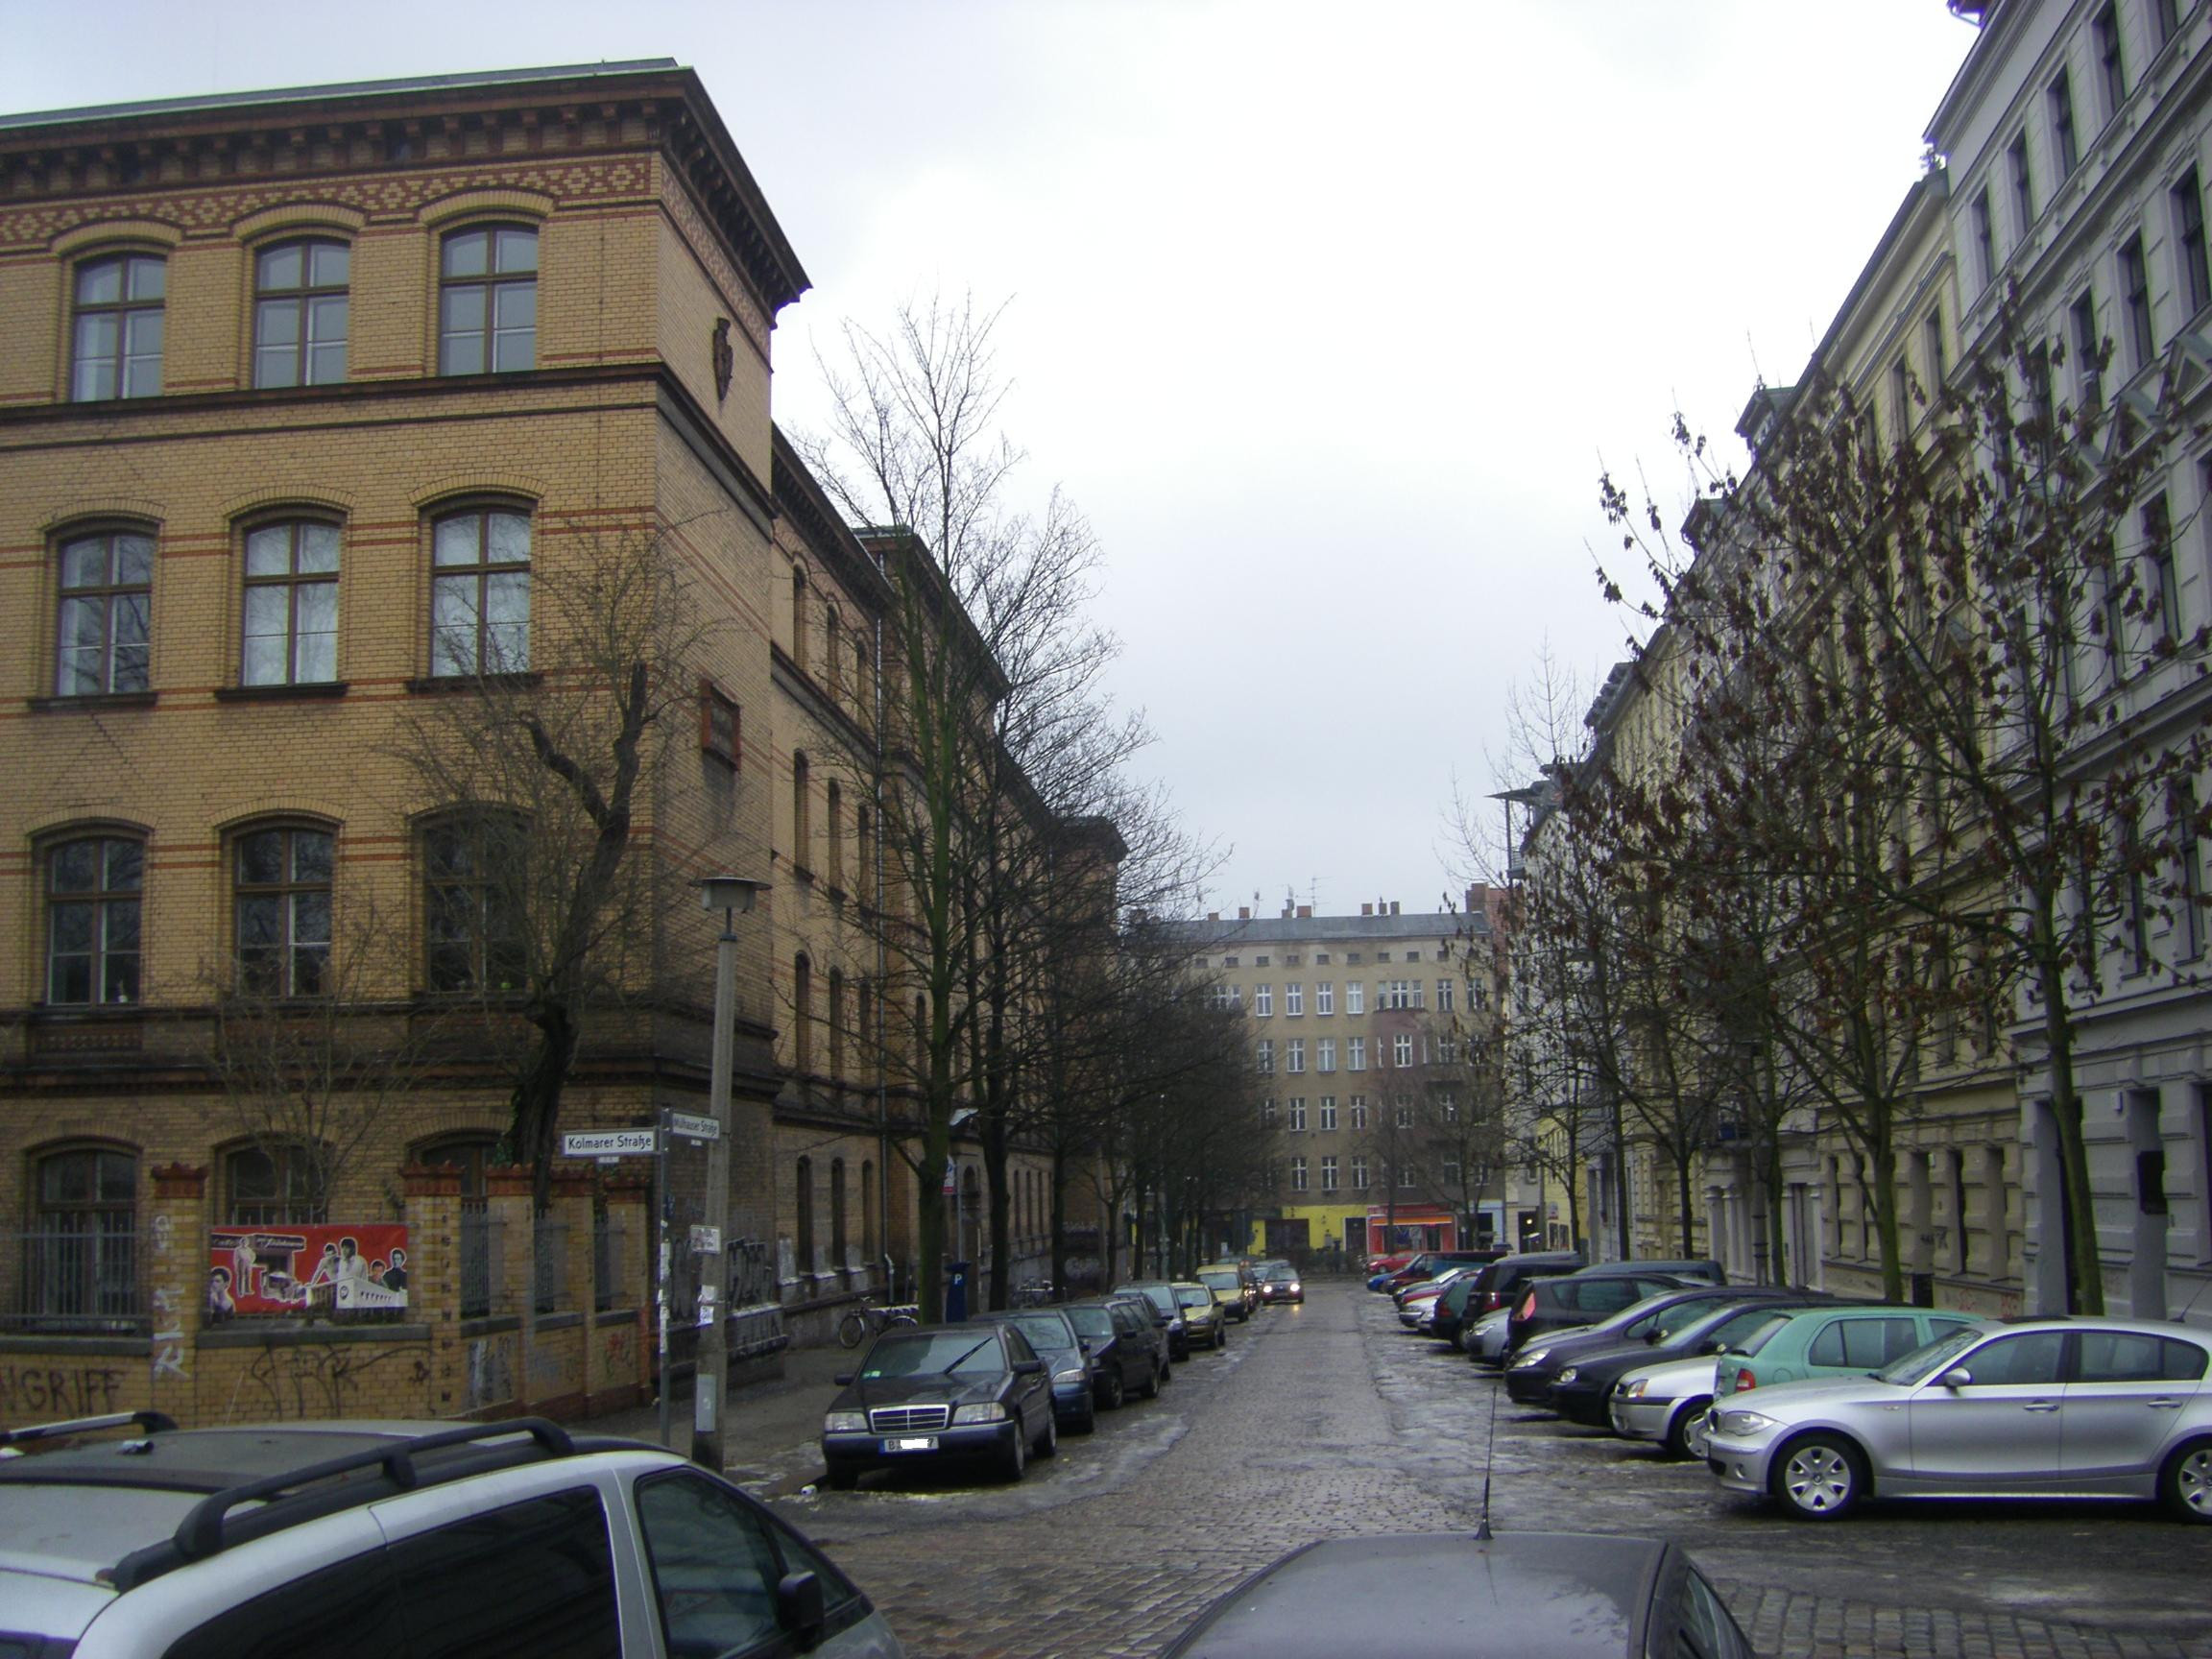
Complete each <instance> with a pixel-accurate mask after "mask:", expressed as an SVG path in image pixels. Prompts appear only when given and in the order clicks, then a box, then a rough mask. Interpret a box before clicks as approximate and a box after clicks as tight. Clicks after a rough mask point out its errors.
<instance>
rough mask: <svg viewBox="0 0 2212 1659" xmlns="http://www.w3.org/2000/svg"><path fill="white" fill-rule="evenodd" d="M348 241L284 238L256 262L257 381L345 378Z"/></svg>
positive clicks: (304, 382)
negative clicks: (308, 240)
mask: <svg viewBox="0 0 2212 1659" xmlns="http://www.w3.org/2000/svg"><path fill="white" fill-rule="evenodd" d="M351 258H352V251H351V250H350V249H349V248H348V247H347V246H346V244H345V243H343V242H326V241H311V242H285V243H280V244H279V245H278V246H276V247H275V248H270V249H267V250H265V251H264V252H262V253H261V254H260V255H259V256H258V257H257V258H255V260H254V261H253V384H254V385H256V386H334V385H336V384H337V383H338V382H339V381H341V380H343V379H345V378H346V311H347V300H346V280H347V267H348V265H349V263H350V262H351Z"/></svg>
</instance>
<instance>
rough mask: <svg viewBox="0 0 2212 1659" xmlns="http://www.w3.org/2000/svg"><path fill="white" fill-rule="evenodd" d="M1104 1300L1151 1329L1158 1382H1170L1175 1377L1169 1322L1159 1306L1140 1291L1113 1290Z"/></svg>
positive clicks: (1178, 1318)
mask: <svg viewBox="0 0 2212 1659" xmlns="http://www.w3.org/2000/svg"><path fill="white" fill-rule="evenodd" d="M1106 1299H1107V1300H1109V1301H1116V1302H1120V1303H1123V1304H1124V1305H1126V1306H1127V1307H1129V1308H1130V1309H1132V1310H1134V1311H1135V1312H1136V1314H1137V1316H1138V1317H1139V1318H1140V1319H1142V1320H1144V1321H1145V1322H1146V1323H1147V1324H1149V1325H1150V1326H1151V1327H1152V1338H1153V1340H1154V1341H1155V1342H1156V1343H1157V1344H1158V1345H1159V1349H1160V1381H1161V1382H1162V1383H1168V1382H1171V1381H1172V1380H1173V1379H1174V1376H1175V1365H1174V1360H1175V1350H1174V1348H1173V1346H1172V1345H1171V1344H1170V1343H1169V1341H1168V1329H1167V1328H1168V1325H1169V1323H1170V1321H1169V1318H1168V1315H1167V1314H1166V1312H1165V1311H1163V1310H1162V1309H1161V1307H1160V1304H1159V1303H1157V1302H1155V1301H1153V1300H1152V1298H1151V1297H1149V1296H1147V1295H1145V1294H1144V1292H1143V1291H1142V1290H1114V1291H1110V1292H1108V1294H1107V1298H1106ZM1175 1318H1176V1319H1177V1320H1180V1319H1181V1318H1182V1314H1181V1313H1180V1312H1178V1313H1177V1314H1176V1315H1175Z"/></svg>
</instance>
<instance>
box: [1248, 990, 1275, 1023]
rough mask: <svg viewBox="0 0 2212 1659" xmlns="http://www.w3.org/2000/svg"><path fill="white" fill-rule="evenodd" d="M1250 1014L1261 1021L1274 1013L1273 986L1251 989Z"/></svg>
mask: <svg viewBox="0 0 2212 1659" xmlns="http://www.w3.org/2000/svg"><path fill="white" fill-rule="evenodd" d="M1252 1012H1253V1014H1254V1015H1255V1016H1256V1017H1257V1018H1259V1019H1262V1020H1264V1019H1266V1018H1267V1017H1268V1016H1269V1015H1271V1014H1273V1013H1274V1012H1275V987H1274V986H1272V985H1255V986H1253V987H1252Z"/></svg>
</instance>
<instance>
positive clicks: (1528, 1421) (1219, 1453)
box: [778, 1284, 2212, 1659]
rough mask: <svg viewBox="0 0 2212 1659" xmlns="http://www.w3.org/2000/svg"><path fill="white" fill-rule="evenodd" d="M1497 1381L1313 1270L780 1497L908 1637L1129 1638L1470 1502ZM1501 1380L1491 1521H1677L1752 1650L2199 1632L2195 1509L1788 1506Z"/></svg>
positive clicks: (2097, 1645) (1968, 1647)
mask: <svg viewBox="0 0 2212 1659" xmlns="http://www.w3.org/2000/svg"><path fill="white" fill-rule="evenodd" d="M1496 1391H1497V1389H1496V1384H1495V1383H1493V1382H1492V1381H1491V1379H1490V1375H1489V1373H1487V1372H1485V1371H1482V1370H1480V1369H1479V1368H1478V1367H1475V1366H1472V1365H1470V1364H1469V1363H1468V1362H1467V1361H1466V1360H1465V1359H1464V1358H1461V1357H1459V1356H1458V1355H1456V1354H1454V1353H1450V1352H1448V1351H1446V1350H1443V1349H1441V1348H1439V1347H1437V1346H1436V1345H1435V1344H1432V1343H1429V1342H1425V1341H1417V1340H1414V1339H1412V1338H1409V1337H1407V1336H1405V1335H1404V1334H1401V1333H1400V1332H1399V1331H1398V1330H1397V1328H1396V1324H1395V1320H1394V1317H1393V1314H1392V1310H1391V1308H1390V1305H1389V1303H1388V1302H1387V1301H1385V1300H1384V1299H1383V1298H1382V1297H1380V1296H1374V1295H1370V1294H1369V1293H1367V1292H1366V1291H1365V1290H1364V1289H1362V1288H1359V1287H1358V1286H1352V1285H1345V1284H1334V1285H1317V1286H1313V1288H1312V1299H1311V1300H1310V1301H1309V1302H1308V1303H1307V1304H1306V1305H1305V1306H1304V1307H1302V1308H1285V1309H1278V1310H1262V1312H1261V1313H1260V1314H1259V1315H1258V1316H1257V1317H1255V1319H1254V1320H1253V1321H1252V1323H1251V1324H1250V1325H1247V1326H1238V1327H1235V1328H1234V1330H1233V1333H1232V1335H1231V1337H1230V1346H1229V1351H1228V1353H1227V1354H1226V1355H1219V1356H1215V1355H1205V1356H1201V1357H1199V1358H1195V1359H1193V1360H1192V1361H1190V1363H1188V1364H1185V1365H1181V1366H1178V1367H1177V1371H1176V1380H1175V1382H1174V1383H1172V1384H1171V1385H1170V1386H1169V1387H1168V1389H1167V1390H1166V1394H1165V1395H1164V1397H1163V1399H1162V1400H1161V1401H1160V1402H1158V1403H1144V1404H1140V1405H1134V1406H1132V1407H1128V1408H1126V1409H1124V1410H1122V1411H1120V1412H1118V1413H1114V1414H1110V1415H1108V1416H1106V1417H1103V1418H1102V1419H1101V1427H1100V1431H1099V1432H1098V1433H1096V1434H1095V1435H1093V1436H1090V1437H1088V1438H1084V1437H1080V1436H1069V1437H1067V1438H1065V1439H1064V1440H1063V1442H1062V1447H1061V1452H1060V1455H1059V1456H1058V1457H1057V1458H1056V1459H1054V1460H1052V1461H1051V1462H1049V1463H1045V1464H1037V1465H1032V1467H1031V1469H1030V1473H1029V1477H1028V1479H1027V1480H1025V1481H1024V1482H1023V1483H1022V1485H1020V1486H1019V1487H1004V1486H996V1485H988V1484H979V1485H968V1484H964V1483H959V1482H956V1481H953V1480H950V1479H942V1478H926V1477H921V1476H915V1477H907V1478H904V1479H896V1478H893V1477H877V1478H876V1479H874V1480H872V1481H871V1483H870V1485H869V1487H868V1488H867V1489H865V1490H863V1491H861V1492H858V1493H854V1494H829V1493H827V1492H821V1493H817V1492H811V1491H807V1492H800V1493H794V1494H792V1495H789V1496H786V1497H783V1498H781V1499H779V1501H778V1502H779V1505H780V1506H781V1507H782V1508H783V1509H784V1510H785V1511H786V1512H787V1513H789V1514H790V1515H791V1516H792V1518H793V1519H794V1520H796V1521H798V1522H799V1524H800V1525H802V1526H803V1527H805V1528H806V1529H807V1530H808V1531H809V1532H810V1533H812V1534H813V1535H814V1536H815V1537H816V1538H818V1539H819V1540H821V1541H822V1542H823V1543H824V1544H826V1545H827V1546H829V1549H830V1550H831V1551H832V1552H833V1553H834V1554H835V1556H836V1557H837V1559H838V1560H839V1562H840V1563H841V1564H842V1565H844V1566H845V1567H846V1568H847V1569H848V1570H849V1571H851V1572H852V1573H853V1574H854V1576H855V1577H857V1578H858V1579H859V1581H860V1582H861V1583H862V1584H863V1585H864V1586H865V1587H866V1588H867V1589H868V1590H869V1592H870V1593H871V1594H872V1595H873V1596H874V1597H875V1598H876V1599H877V1601H878V1603H879V1604H880V1605H881V1606H882V1608H883V1609H884V1611H885V1613H886V1615H887V1616H888V1617H889V1619H890V1620H891V1623H892V1624H893V1627H894V1628H896V1629H897V1630H898V1631H899V1633H900V1635H901V1637H902V1640H903V1641H904V1642H905V1644H906V1646H907V1649H908V1651H909V1652H910V1653H913V1654H915V1655H917V1656H918V1659H920V1656H928V1659H955V1656H959V1659H993V1656H998V1655H1037V1656H1045V1655H1059V1656H1067V1659H1089V1656H1099V1659H1105V1656H1119V1655H1138V1654H1150V1653H1155V1652H1157V1651H1158V1650H1159V1649H1160V1648H1161V1647H1163V1646H1164V1645H1165V1644H1166V1641H1167V1640H1168V1639H1169V1638H1170V1637H1172V1636H1173V1635H1174V1634H1175V1633H1176V1632H1178V1631H1180V1630H1181V1629H1182V1628H1183V1627H1184V1625H1185V1624H1186V1623H1188V1622H1189V1621H1190V1617H1191V1616H1192V1615H1193V1614H1194V1613H1195V1612H1196V1611H1197V1610H1198V1609H1199V1608H1201V1607H1203V1606H1204V1605H1205V1604H1206V1603H1207V1602H1208V1601H1210V1600H1211V1599H1213V1598H1214V1597H1215V1596H1217V1595H1219V1594H1220V1593H1221V1592H1222V1591H1224V1590H1226V1589H1228V1588H1229V1587H1230V1586H1232V1585H1234V1584H1235V1583H1236V1582H1237V1581H1238V1578H1240V1577H1241V1576H1242V1575H1244V1574H1246V1573H1248V1572H1250V1571H1251V1570H1252V1569H1254V1568H1256V1567H1259V1566H1261V1565H1262V1564H1264V1563H1265V1562H1267V1561H1269V1560H1271V1559H1273V1558H1274V1557H1275V1556H1277V1555H1279V1554H1281V1553H1282V1552H1283V1551H1286V1550H1288V1549H1290V1548H1292V1547H1293V1546H1295V1545H1298V1544H1302V1543H1306V1542H1308V1541H1309V1540H1310V1539H1312V1538H1314V1537H1317V1536H1321V1535H1325V1534H1341V1533H1354V1532H1376V1531H1407V1530H1423V1529H1429V1530H1433V1529H1451V1528H1455V1527H1472V1526H1473V1524H1474V1522H1475V1519H1476V1516H1477V1513H1478V1510H1479V1503H1480V1499H1481V1487H1482V1467H1483V1449H1484V1443H1485V1436H1486V1435H1487V1434H1488V1433H1489V1432H1490V1431H1491V1412H1492V1395H1493V1394H1494V1393H1495V1392H1496ZM824 1403H825V1404H826V1403H827V1396H825V1397H824ZM1496 1405H1497V1414H1496V1433H1497V1436H1498V1455H1497V1458H1496V1466H1495V1471H1494V1503H1493V1513H1494V1517H1495V1521H1496V1524H1497V1525H1498V1526H1499V1527H1501V1528H1505V1527H1512V1528H1518V1529H1522V1530H1535V1529H1555V1530H1589V1531H1609V1532H1623V1533H1638V1534H1647V1535H1661V1536H1670V1537H1673V1538H1676V1539H1678V1540H1680V1541H1682V1542H1684V1543H1687V1544H1688V1545H1690V1546H1691V1547H1692V1548H1693V1549H1694V1550H1695V1552H1696V1554H1697V1557H1698V1559H1699V1560H1700V1561H1701V1562H1702V1563H1703V1565H1704V1566H1705V1568H1706V1570H1707V1572H1708V1573H1709V1574H1710V1575H1712V1576H1713V1577H1714V1578H1715V1580H1716V1581H1717V1582H1718V1583H1719V1585H1720V1587H1721V1589H1722V1590H1723V1591H1724V1592H1725V1593H1726V1595H1727V1597H1728V1599H1729V1601H1730V1603H1731V1605H1732V1606H1733V1607H1734V1609H1735V1611H1736V1615H1737V1617H1738V1618H1739V1619H1740V1620H1741V1621H1742V1622H1743V1625H1744V1627H1745V1628H1746V1629H1747V1630H1748V1631H1749V1632H1750V1634H1751V1636H1752V1639H1753V1641H1754V1643H1755V1644H1756V1645H1757V1647H1758V1649H1759V1651H1760V1652H1761V1653H1762V1654H1769V1655H1787V1656H1791V1659H1798V1656H1805V1655H1851V1656H1854V1659H1857V1656H1861V1655H1914V1656H1917V1655H1952V1654H1957V1655H1964V1656H1973V1659H2004V1656H2007V1655H2024V1656H2040V1655H2050V1656H2054V1659H2076V1656H2081V1659H2091V1656H2096V1659H2102V1656H2105V1655H2111V1656H2115V1659H2120V1656H2126V1659H2152V1656H2158V1659H2165V1656H2176V1659H2177V1656H2182V1655H2205V1656H2212V1599H2208V1597H2207V1586H2208V1585H2212V1529H2206V1530H2198V1531H2193V1530H2191V1529H2188V1528H2185V1527H2180V1526H2178V1525H2176V1523H2173V1522H2171V1521H2168V1520H2167V1519H2166V1518H2165V1517H2164V1515H2163V1514H2162V1513H2160V1512H2158V1511H2156V1510H2154V1509H2152V1508H2151V1507H2150V1506H2148V1505H2142V1506H2135V1505H2128V1506H2117V1507H2113V1506H2106V1507H2086V1506H2068V1505H2034V1506H2032V1507H2029V1508H2020V1507H2006V1506H2001V1505H1981V1504H1977V1505H1921V1506H1916V1507H1906V1508H1898V1509H1886V1508H1881V1507H1877V1508H1875V1509H1874V1510H1872V1511H1869V1512H1867V1513H1864V1514H1863V1515H1861V1516H1859V1517H1856V1518H1854V1519H1852V1520H1850V1521H1847V1522H1844V1523H1842V1524H1840V1525H1838V1526H1835V1527H1812V1526H1804V1525H1793V1524H1791V1523H1789V1522H1786V1521H1784V1520H1783V1519H1781V1518H1780V1517H1779V1516H1776V1515H1774V1514H1773V1513H1771V1512H1770V1511H1768V1510H1767V1509H1766V1508H1765V1506H1764V1505H1761V1504H1757V1503H1749V1502H1740V1501H1738V1500H1737V1499H1735V1498H1732V1497H1728V1496H1724V1495H1722V1494H1721V1493H1719V1490H1718V1489H1717V1488H1716V1487H1715V1486H1714V1484H1713V1482H1712V1480H1711V1479H1710V1478H1709V1477H1707V1476H1706V1475H1705V1474H1704V1472H1703V1471H1702V1470H1699V1469H1697V1468H1695V1467H1693V1466H1690V1465H1686V1464H1681V1463H1672V1462H1667V1461H1663V1460H1661V1459H1659V1458H1658V1457H1657V1456H1656V1455H1654V1454H1653V1453H1652V1452H1650V1451H1648V1450H1647V1449H1645V1448H1641V1447H1635V1446H1631V1445H1629V1444H1627V1443H1625V1442H1623V1441H1619V1440H1615V1439H1612V1438H1610V1437H1608V1436H1604V1435H1600V1434H1598V1433H1596V1432H1595V1431H1586V1430H1580V1429H1575V1428H1572V1427H1565V1426H1562V1425H1561V1424H1560V1423H1559V1422H1558V1421H1557V1420H1556V1419H1553V1418H1551V1417H1549V1416H1544V1415H1541V1414H1537V1413H1532V1412H1526V1411H1524V1410H1522V1409H1521V1408H1519V1407H1513V1406H1511V1405H1510V1404H1509V1403H1507V1402H1506V1401H1505V1400H1504V1399H1503V1397H1502V1396H1501V1397H1500V1398H1499V1399H1498V1400H1497V1402H1496ZM886 1481H889V1482H890V1483H889V1484H885V1483H884V1482H886ZM1378 1636H1379V1639H1381V1640H1382V1642H1383V1644H1384V1645H1385V1646H1386V1644H1387V1633H1386V1632H1378Z"/></svg>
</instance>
